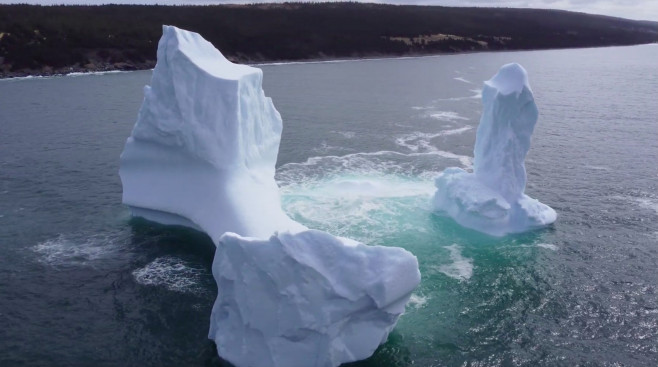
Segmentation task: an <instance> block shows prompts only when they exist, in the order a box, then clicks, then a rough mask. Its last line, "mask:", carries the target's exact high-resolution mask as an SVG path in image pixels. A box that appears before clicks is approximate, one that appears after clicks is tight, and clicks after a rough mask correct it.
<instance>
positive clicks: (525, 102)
mask: <svg viewBox="0 0 658 367" xmlns="http://www.w3.org/2000/svg"><path fill="white" fill-rule="evenodd" d="M482 105H483V108H482V118H481V120H480V125H479V126H478V129H477V133H476V140H475V151H474V155H475V158H474V165H473V172H472V173H469V172H466V171H464V170H463V169H461V168H456V167H452V168H448V169H446V170H444V171H443V172H442V173H441V174H439V176H438V177H437V178H436V187H437V190H436V193H435V195H434V198H433V199H432V203H433V206H434V209H435V210H437V211H438V212H442V213H446V214H447V215H449V216H451V217H452V218H454V219H455V220H456V221H457V222H458V223H459V224H461V225H463V226H464V227H468V228H472V229H475V230H477V231H480V232H484V233H487V234H490V235H494V236H503V235H505V234H508V233H518V232H524V231H527V230H531V229H534V228H539V227H542V226H546V225H548V224H551V223H553V222H554V221H555V219H556V218H557V214H556V213H555V211H554V210H553V209H552V208H550V207H548V206H547V205H545V204H542V203H540V202H539V201H537V200H535V199H532V198H530V197H529V196H527V195H525V194H524V190H525V185H526V170H525V157H526V155H527V154H528V151H529V150H530V138H531V136H532V132H533V130H534V128H535V124H536V123H537V117H538V112H537V106H536V105H535V102H534V97H533V95H532V90H531V89H530V85H529V83H528V76H527V73H526V71H525V69H523V67H522V66H521V65H519V64H507V65H504V66H503V67H502V68H501V69H500V70H499V71H498V73H497V74H496V75H495V76H494V77H493V78H491V79H490V80H488V81H486V82H485V83H484V88H483V90H482Z"/></svg>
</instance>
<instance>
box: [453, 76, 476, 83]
mask: <svg viewBox="0 0 658 367" xmlns="http://www.w3.org/2000/svg"><path fill="white" fill-rule="evenodd" d="M453 79H455V80H458V81H460V82H464V83H466V84H473V82H471V81H469V80H466V79H464V78H462V77H457V78H453Z"/></svg>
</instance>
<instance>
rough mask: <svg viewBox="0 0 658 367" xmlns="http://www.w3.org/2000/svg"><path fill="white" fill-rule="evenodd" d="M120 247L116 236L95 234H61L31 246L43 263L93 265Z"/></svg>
mask: <svg viewBox="0 0 658 367" xmlns="http://www.w3.org/2000/svg"><path fill="white" fill-rule="evenodd" d="M118 248H119V246H118V244H117V241H116V237H112V236H107V235H94V236H89V237H87V238H76V237H75V236H67V235H59V236H57V237H56V238H53V239H49V240H46V241H44V242H41V243H39V244H37V245H35V246H33V247H32V248H31V250H32V251H34V252H35V253H37V254H38V257H37V260H38V261H39V262H41V263H44V264H48V265H53V266H58V265H91V264H92V262H94V261H96V260H100V259H103V258H106V257H108V256H111V255H112V254H114V253H115V252H116V251H117V249H118Z"/></svg>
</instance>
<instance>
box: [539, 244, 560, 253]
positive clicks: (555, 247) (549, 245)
mask: <svg viewBox="0 0 658 367" xmlns="http://www.w3.org/2000/svg"><path fill="white" fill-rule="evenodd" d="M537 247H541V248H545V249H548V250H551V251H557V250H558V249H559V247H557V246H556V245H554V244H552V243H538V244H537Z"/></svg>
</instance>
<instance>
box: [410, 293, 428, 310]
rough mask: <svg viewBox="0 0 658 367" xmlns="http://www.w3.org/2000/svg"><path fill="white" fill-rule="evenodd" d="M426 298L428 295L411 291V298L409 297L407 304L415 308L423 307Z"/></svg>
mask: <svg viewBox="0 0 658 367" xmlns="http://www.w3.org/2000/svg"><path fill="white" fill-rule="evenodd" d="M428 299H429V298H428V297H425V296H421V295H418V294H416V293H413V294H412V295H411V298H409V303H408V304H407V305H408V306H409V307H413V308H415V309H419V308H423V307H425V304H426V303H427V300H428Z"/></svg>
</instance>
